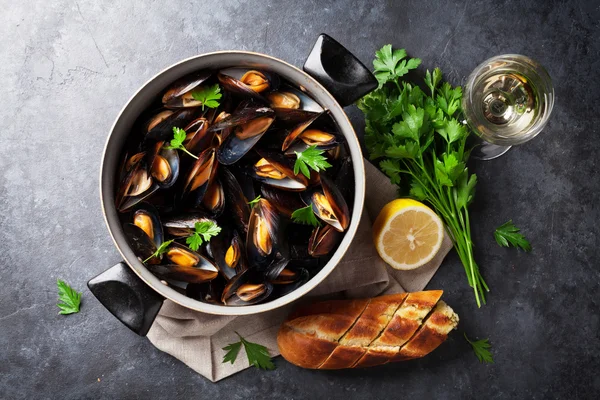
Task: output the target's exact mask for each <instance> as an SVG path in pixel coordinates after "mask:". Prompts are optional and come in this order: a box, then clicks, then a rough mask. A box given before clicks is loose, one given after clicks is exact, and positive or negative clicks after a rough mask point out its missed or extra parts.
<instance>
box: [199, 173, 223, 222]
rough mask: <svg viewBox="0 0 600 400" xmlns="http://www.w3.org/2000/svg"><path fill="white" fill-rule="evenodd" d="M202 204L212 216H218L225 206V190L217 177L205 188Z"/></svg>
mask: <svg viewBox="0 0 600 400" xmlns="http://www.w3.org/2000/svg"><path fill="white" fill-rule="evenodd" d="M202 205H203V206H204V208H205V209H206V210H208V211H209V212H210V213H211V214H212V215H214V216H217V217H218V216H219V215H221V213H222V212H223V209H224V208H225V192H224V190H223V186H222V185H221V182H220V181H219V179H216V178H215V179H213V181H212V182H211V183H210V185H209V186H208V189H206V193H205V194H204V198H203V199H202Z"/></svg>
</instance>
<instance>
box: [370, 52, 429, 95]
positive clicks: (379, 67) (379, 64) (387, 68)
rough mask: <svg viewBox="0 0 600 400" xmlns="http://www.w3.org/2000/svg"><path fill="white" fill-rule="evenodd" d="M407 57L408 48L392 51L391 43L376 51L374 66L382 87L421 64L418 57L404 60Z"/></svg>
mask: <svg viewBox="0 0 600 400" xmlns="http://www.w3.org/2000/svg"><path fill="white" fill-rule="evenodd" d="M405 57H406V50H404V49H396V50H393V51H392V45H391V44H386V45H385V46H383V47H382V48H381V50H379V51H376V52H375V60H373V67H375V77H376V78H377V80H378V81H379V87H380V88H381V87H382V86H383V85H385V84H386V83H387V82H388V81H390V80H395V79H398V78H399V77H401V76H403V75H405V74H406V73H407V72H408V71H410V70H411V69H415V68H417V67H418V66H419V65H420V64H421V60H419V59H418V58H411V59H409V60H404V58H405Z"/></svg>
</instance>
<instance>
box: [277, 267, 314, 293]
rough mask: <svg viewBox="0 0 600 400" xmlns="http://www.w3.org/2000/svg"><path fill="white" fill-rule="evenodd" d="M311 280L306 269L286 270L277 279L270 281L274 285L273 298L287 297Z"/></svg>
mask: <svg viewBox="0 0 600 400" xmlns="http://www.w3.org/2000/svg"><path fill="white" fill-rule="evenodd" d="M309 279H310V274H309V273H308V271H307V270H306V269H304V268H297V267H288V268H284V269H283V270H281V272H280V273H279V275H278V276H277V277H275V278H274V279H271V280H270V281H269V282H270V283H271V284H272V285H273V294H272V297H273V298H277V297H282V296H285V295H286V294H288V293H291V292H293V291H294V290H296V289H298V288H299V287H300V286H302V285H304V284H305V283H306V282H308V280H309Z"/></svg>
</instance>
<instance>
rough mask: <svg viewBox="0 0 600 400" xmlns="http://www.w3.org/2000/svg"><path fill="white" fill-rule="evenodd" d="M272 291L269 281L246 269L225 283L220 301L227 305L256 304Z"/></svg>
mask: <svg viewBox="0 0 600 400" xmlns="http://www.w3.org/2000/svg"><path fill="white" fill-rule="evenodd" d="M272 292H273V285H272V284H271V283H269V282H266V281H265V280H264V277H262V275H261V274H259V273H257V272H256V271H254V270H251V269H248V270H246V271H244V272H242V273H240V274H238V275H236V276H235V277H234V278H233V279H231V280H230V281H229V282H228V283H227V285H226V286H225V288H224V289H223V294H222V296H221V301H222V302H223V304H225V305H228V306H244V305H250V304H256V303H259V302H261V301H263V300H265V299H266V298H267V297H269V296H270V295H271V293H272Z"/></svg>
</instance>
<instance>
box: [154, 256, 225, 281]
mask: <svg viewBox="0 0 600 400" xmlns="http://www.w3.org/2000/svg"><path fill="white" fill-rule="evenodd" d="M148 269H149V270H150V272H152V273H153V274H155V275H157V276H158V277H160V278H163V279H172V280H175V281H182V282H188V283H202V282H208V281H210V280H212V279H215V278H216V277H217V275H218V274H219V272H218V270H217V268H216V267H215V266H214V265H213V264H212V263H210V261H208V260H207V262H206V263H200V264H197V265H195V266H191V267H190V266H185V265H179V264H160V265H148Z"/></svg>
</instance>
